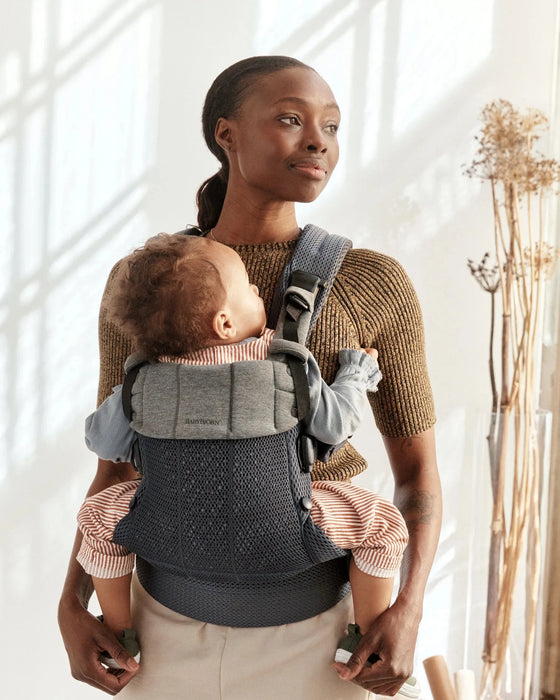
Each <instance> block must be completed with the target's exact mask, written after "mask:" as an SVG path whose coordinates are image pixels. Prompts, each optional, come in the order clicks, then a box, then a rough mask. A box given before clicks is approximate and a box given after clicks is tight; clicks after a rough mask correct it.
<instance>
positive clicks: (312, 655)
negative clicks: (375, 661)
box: [118, 576, 374, 700]
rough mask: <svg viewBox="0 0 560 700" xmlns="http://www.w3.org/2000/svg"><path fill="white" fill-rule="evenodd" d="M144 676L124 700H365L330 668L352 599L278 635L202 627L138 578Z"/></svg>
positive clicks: (135, 589)
mask: <svg viewBox="0 0 560 700" xmlns="http://www.w3.org/2000/svg"><path fill="white" fill-rule="evenodd" d="M132 596H133V605H132V610H133V613H132V614H133V624H134V626H135V628H136V630H137V631H138V635H139V638H140V643H141V646H142V656H141V659H140V664H141V671H140V672H139V673H138V675H137V676H136V677H135V678H134V679H133V680H132V681H131V682H130V683H129V684H128V686H127V687H126V688H125V689H124V690H122V691H121V692H120V693H119V695H118V697H119V700H121V698H122V700H125V698H126V699H127V700H128V699H130V698H133V699H134V700H156V699H157V700H167V699H169V700H171V698H173V700H179V699H181V700H183V699H184V700H366V699H367V698H373V697H374V696H373V695H371V694H370V693H368V692H367V691H365V690H362V689H361V688H359V687H358V686H357V685H355V684H354V683H348V682H344V681H341V680H340V679H339V677H338V675H337V673H336V672H335V671H334V670H333V669H332V667H331V663H332V660H333V656H334V651H335V649H336V643H337V641H338V640H339V639H340V637H341V636H342V635H343V634H344V630H345V629H346V625H347V623H348V622H349V621H350V620H351V617H352V602H351V596H347V597H346V598H345V599H344V600H343V601H341V602H340V603H339V604H338V605H336V606H335V607H334V608H331V610H327V611H326V612H324V613H321V614H320V615H317V616H316V617H312V618H311V619H309V620H303V621H302V622H296V623H292V624H289V625H281V626H278V627H256V628H234V627H220V626H218V625H211V624H208V623H204V622H198V621H197V620H192V619H191V618H188V617H184V616H182V615H179V614H178V613H175V612H173V611H172V610H169V608H166V607H164V606H163V605H161V604H160V603H158V602H157V601H155V600H154V599H153V598H152V597H151V596H150V595H148V594H147V593H146V591H145V590H144V589H143V588H142V586H141V585H140V583H139V582H138V580H137V578H136V576H134V577H133V584H132Z"/></svg>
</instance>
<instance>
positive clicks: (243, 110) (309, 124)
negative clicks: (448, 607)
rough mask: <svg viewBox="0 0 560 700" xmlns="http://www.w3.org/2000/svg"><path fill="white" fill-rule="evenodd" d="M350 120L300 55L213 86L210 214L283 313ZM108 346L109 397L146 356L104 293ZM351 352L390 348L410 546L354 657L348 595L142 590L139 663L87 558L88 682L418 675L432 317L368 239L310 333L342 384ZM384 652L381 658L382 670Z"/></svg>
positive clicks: (82, 618) (70, 643)
mask: <svg viewBox="0 0 560 700" xmlns="http://www.w3.org/2000/svg"><path fill="white" fill-rule="evenodd" d="M339 121H340V113H339V109H338V106H337V104H336V101H335V99H334V97H333V95H332V92H331V90H330V88H329V87H328V85H327V84H326V83H325V81H324V80H323V79H322V78H321V77H320V76H319V75H318V74H317V73H316V72H315V71H314V70H313V69H311V68H309V67H308V66H306V65H304V64H302V63H300V62H299V61H296V60H294V59H291V58H286V57H271V56H265V57H255V58H250V59H246V60H244V61H240V62H239V63H236V64H234V65H233V66H231V67H230V68H228V69H227V70H226V71H224V72H223V73H222V74H221V75H220V76H218V78H217V79H216V80H215V81H214V83H213V85H212V87H211V88H210V91H209V93H208V95H207V98H206V102H205V106H204V110H203V129H204V136H205V139H206V142H207V144H208V146H209V148H210V150H211V151H212V153H214V155H215V156H216V157H217V158H218V160H219V161H220V164H221V168H220V171H219V172H218V173H217V174H216V175H214V176H213V177H212V178H210V179H209V180H207V181H206V182H205V183H203V185H202V186H201V188H200V190H199V192H198V197H197V203H198V206H199V216H198V224H199V227H200V229H201V230H202V231H203V232H204V233H205V234H206V235H208V236H210V237H212V238H213V239H215V240H216V241H219V242H221V243H225V244H228V245H231V246H233V247H234V249H235V250H236V251H237V252H238V253H239V255H240V256H241V257H242V259H243V262H244V263H245V265H246V267H247V269H248V273H249V276H250V278H251V281H252V283H254V284H256V285H257V286H258V287H259V290H260V292H261V295H262V296H263V299H264V301H265V305H266V307H267V309H268V308H270V305H271V303H272V294H273V290H274V287H275V283H276V280H277V279H278V277H279V275H280V273H281V271H282V269H283V267H284V265H285V264H286V263H287V262H288V260H289V259H290V256H291V254H292V251H293V249H294V246H295V243H296V240H297V238H298V236H299V232H300V229H299V227H298V224H297V222H296V217H295V206H294V203H295V202H311V201H313V200H314V199H316V197H317V196H318V195H319V194H320V193H321V192H322V190H323V189H324V187H325V185H326V183H327V182H328V180H329V178H330V175H331V174H332V171H333V170H334V168H335V166H336V163H337V160H338V142H337V130H338V125H339ZM112 279H113V275H111V276H110V278H109V281H108V283H107V288H106V290H105V300H106V299H107V297H108V296H109V295H110V294H111V286H112ZM100 341H101V377H100V388H99V397H98V398H99V399H100V400H103V399H104V398H105V397H106V396H107V395H108V394H109V393H110V391H111V388H112V387H113V386H114V385H116V384H119V383H121V381H122V367H123V364H124V359H125V357H126V356H127V354H128V353H129V351H130V344H129V342H128V340H127V339H126V338H125V337H123V335H122V334H121V333H120V332H119V330H118V329H117V328H114V327H112V326H110V324H109V323H108V322H107V320H106V319H105V316H104V303H102V309H101V318H100ZM341 347H355V348H359V347H376V348H377V349H378V351H379V357H380V366H381V370H382V372H383V376H384V381H383V382H382V383H381V384H380V388H379V391H378V392H377V394H375V395H372V397H371V402H372V408H373V411H374V415H375V418H376V421H377V424H378V427H379V429H380V431H381V432H382V434H383V436H384V442H385V446H386V449H387V453H388V455H389V460H390V462H391V466H392V469H393V473H394V478H395V503H396V504H397V506H398V507H399V509H400V510H401V512H402V513H403V516H404V518H405V521H406V523H407V527H408V529H409V535H410V544H409V547H408V549H407V552H406V553H405V560H404V566H403V569H402V574H401V585H400V591H399V594H398V596H397V598H396V600H395V602H394V604H393V605H392V606H391V607H390V608H389V609H388V610H387V611H386V612H385V613H384V614H383V615H382V616H381V618H380V619H379V622H378V624H377V625H376V627H375V629H373V630H370V632H369V633H368V634H366V635H365V636H364V638H363V640H362V642H361V644H360V645H359V647H358V649H357V650H356V652H355V654H354V655H353V657H352V658H351V659H350V661H349V662H348V664H347V665H346V666H344V665H342V664H340V665H337V666H336V670H337V672H338V674H339V676H340V678H339V677H337V675H336V673H334V671H333V669H332V668H330V661H329V660H330V659H331V658H332V656H331V655H332V650H333V649H334V648H335V646H336V643H337V641H338V637H339V636H340V633H341V631H342V630H343V629H344V628H345V626H346V622H347V621H348V617H349V615H350V602H349V601H347V600H344V601H342V602H341V603H339V604H338V605H337V606H335V608H333V609H331V610H328V611H327V612H326V613H322V614H321V615H318V616H317V617H315V618H311V619H310V620H304V621H303V622H299V623H294V624H291V625H284V626H281V627H278V628H270V627H269V628H257V630H255V629H243V628H242V629H239V628H237V629H236V628H220V627H217V626H214V625H207V624H203V623H199V622H196V621H194V620H190V619H188V618H181V617H180V616H178V615H175V613H172V614H171V615H169V613H170V612H171V611H168V610H167V609H166V608H163V606H159V604H157V603H156V602H155V601H153V599H150V598H149V596H147V594H146V593H145V591H143V590H142V589H141V587H140V586H138V585H136V587H135V595H136V597H135V609H134V616H135V626H136V628H137V629H138V631H139V633H140V634H141V635H142V633H143V648H144V652H143V661H142V673H140V674H138V667H137V666H136V664H135V662H134V661H133V660H132V659H130V657H128V655H127V654H126V652H125V651H124V649H122V648H121V647H120V645H119V644H118V642H117V641H116V639H115V637H114V636H112V635H111V634H110V633H109V631H108V630H107V629H106V628H105V627H104V626H103V625H102V624H101V623H100V622H99V621H97V620H96V619H95V618H94V617H93V616H91V615H89V613H88V612H87V610H86V605H87V600H88V598H89V595H90V594H91V583H90V581H89V578H88V577H87V576H86V575H85V574H84V572H83V571H82V570H81V569H80V567H79V566H78V565H77V564H76V563H75V561H74V557H72V560H71V564H70V568H69V573H68V577H67V581H66V585H65V588H64V591H63V595H62V598H61V602H60V606H59V622H60V627H61V631H62V634H63V637H64V639H65V644H66V648H67V650H68V654H69V657H70V663H71V667H72V671H73V675H74V677H75V678H78V679H80V680H84V681H86V682H88V683H89V684H91V685H93V686H95V687H97V688H100V689H103V690H106V691H107V692H110V693H116V692H119V691H120V690H121V689H122V688H123V687H125V686H127V685H128V684H129V682H131V681H132V679H133V678H134V677H135V676H136V678H134V681H132V682H131V683H130V686H129V687H128V688H127V690H125V691H123V697H134V698H144V697H146V698H148V697H164V696H165V693H168V697H180V696H181V695H182V694H184V696H185V697H197V698H217V697H223V698H227V700H233V699H234V698H244V699H245V700H247V699H249V700H250V699H251V698H265V699H269V698H270V699H273V698H276V697H278V698H280V697H282V698H284V697H286V695H289V694H291V695H293V696H294V697H306V698H321V699H328V698H346V697H347V698H356V699H358V698H365V697H367V692H366V691H373V692H376V693H379V694H393V693H395V692H396V691H397V690H398V689H399V688H400V686H401V685H402V683H403V682H404V681H405V680H406V679H407V678H408V677H409V676H410V675H411V674H412V671H413V668H412V662H413V654H414V647H415V644H416V637H417V633H418V625H419V622H420V619H421V614H422V600H423V595H424V590H425V585H426V581H427V577H428V573H429V569H430V567H431V563H432V561H433V556H434V553H435V549H436V545H437V540H438V535H439V528H440V518H441V507H440V501H441V494H440V483H439V476H438V472H437V466H436V459H435V447H434V435H433V424H434V422H435V418H434V414H433V405H432V398H431V391H430V387H429V381H428V378H427V372H426V367H425V359H424V348H423V328H422V321H421V315H420V311H419V308H418V302H417V299H416V296H415V294H414V291H413V289H412V287H411V285H410V282H409V280H408V278H407V277H406V275H405V273H404V272H403V270H402V268H401V267H400V266H399V265H398V263H396V262H395V261H394V260H391V259H390V258H387V257H386V256H382V255H379V254H377V253H374V252H373V251H368V250H351V251H350V252H349V253H348V254H347V255H346V258H345V260H344V263H343V265H342V267H341V269H340V271H339V274H338V276H337V280H336V282H335V285H334V287H333V290H332V291H331V293H330V295H329V298H328V299H327V303H326V304H325V307H324V309H323V311H322V314H321V317H320V318H319V321H318V323H317V325H316V327H315V330H314V332H313V334H312V336H311V340H310V343H309V348H310V350H311V352H312V353H313V354H314V355H315V357H316V358H317V361H318V363H319V366H320V368H321V371H322V374H323V377H324V379H325V380H326V381H327V382H331V381H332V379H333V378H334V375H335V372H336V357H337V351H338V349H339V348H341ZM365 466H366V465H365V461H364V459H363V458H362V457H361V456H360V455H359V454H358V453H357V452H356V451H355V450H354V449H353V448H352V447H351V446H347V447H346V448H344V449H343V450H340V451H339V453H338V454H337V455H336V456H335V458H334V459H333V460H331V462H329V463H328V465H322V464H320V463H319V464H318V465H317V467H316V468H315V469H314V472H313V476H314V478H316V479H325V480H329V479H330V480H332V479H347V478H350V477H352V476H354V475H356V474H358V473H359V472H361V471H363V469H365ZM133 476H134V472H133V470H132V468H131V467H130V466H129V465H122V464H121V465H115V464H113V463H112V462H104V461H102V460H100V463H99V467H98V471H97V475H96V477H95V478H94V480H93V483H92V485H91V487H90V489H89V492H88V494H93V493H97V492H98V491H100V490H101V489H102V488H105V487H106V486H108V485H110V484H112V483H115V482H117V481H120V480H126V479H130V478H132V477H133ZM78 544H79V543H78ZM171 638H173V639H174V640H175V641H174V642H173V644H177V645H178V646H174V645H172V644H171V643H170V639H171ZM189 645H190V646H189ZM105 649H106V650H107V651H108V652H109V654H110V655H111V656H112V657H113V658H114V659H116V660H117V661H118V662H120V663H121V665H122V666H123V668H125V671H124V673H123V674H122V675H121V676H119V677H116V676H114V675H111V674H110V673H108V672H107V671H106V670H104V669H103V668H102V666H101V665H100V663H99V661H98V656H99V653H100V652H101V651H102V650H105ZM150 650H152V651H150ZM226 652H227V653H226ZM371 654H377V656H378V657H379V660H378V661H377V662H376V663H374V664H373V665H372V666H368V665H366V661H367V659H368V657H369V656H370V655H371ZM212 664H215V665H212ZM137 674H138V675H137ZM340 679H344V680H340ZM344 681H346V682H344ZM349 681H351V682H349ZM166 684H167V685H166ZM179 689H180V690H179ZM179 692H181V695H179Z"/></svg>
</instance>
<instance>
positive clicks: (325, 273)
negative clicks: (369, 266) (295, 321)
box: [268, 224, 352, 342]
mask: <svg viewBox="0 0 560 700" xmlns="http://www.w3.org/2000/svg"><path fill="white" fill-rule="evenodd" d="M351 247H352V241H351V240H350V239H349V238H345V237H344V236H338V235H336V234H333V233H327V232H326V231H324V230H323V229H321V228H319V227H318V226H314V225H313V224H308V225H307V226H305V228H304V229H303V231H302V232H301V235H300V237H299V239H298V241H297V244H296V247H295V249H294V252H293V255H292V257H291V259H290V261H289V262H288V264H287V265H286V267H285V268H284V270H283V272H282V274H281V275H280V279H279V280H278V284H277V285H276V289H275V291H274V297H273V301H272V306H271V309H270V312H269V315H268V327H269V328H275V327H276V326H277V324H278V319H279V317H280V310H281V308H282V303H283V300H284V294H285V293H286V290H287V289H288V287H289V286H290V284H291V278H292V273H293V272H294V270H302V271H304V272H307V273H309V274H311V275H315V276H316V277H318V278H319V279H320V283H319V289H318V291H317V297H316V299H315V305H314V308H313V313H312V315H311V318H310V321H309V327H308V329H307V333H306V338H305V342H307V341H308V340H309V336H310V335H311V331H312V329H313V326H314V325H315V322H316V320H317V318H318V317H319V314H320V313H321V309H322V308H323V305H324V303H325V301H326V299H327V297H328V295H329V292H330V291H331V289H332V286H333V284H334V280H335V277H336V274H337V272H338V270H339V269H340V266H341V264H342V261H343V260H344V256H345V255H346V253H347V252H348V251H349V250H350V248H351Z"/></svg>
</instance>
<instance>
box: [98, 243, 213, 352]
mask: <svg viewBox="0 0 560 700" xmlns="http://www.w3.org/2000/svg"><path fill="white" fill-rule="evenodd" d="M224 300H225V289H224V287H223V284H222V281H221V279H220V273H219V271H218V269H217V268H216V266H215V265H214V264H213V262H212V261H211V259H210V258H209V257H208V256H207V255H206V251H205V243H204V241H203V239H200V238H199V237H198V236H189V235H185V234H183V233H173V234H169V233H159V234H158V235H157V236H153V237H152V238H149V239H148V240H147V241H146V243H145V244H144V245H143V246H142V247H140V248H138V249H136V250H135V251H134V252H133V253H131V254H130V255H129V256H127V257H126V258H124V259H123V260H122V261H121V265H120V267H119V270H118V273H117V279H116V283H115V289H114V292H113V294H112V296H111V298H110V300H109V302H108V305H107V314H108V317H109V318H110V319H111V320H112V321H113V322H114V323H116V324H117V325H118V326H119V327H120V328H122V330H123V331H124V332H125V333H127V335H129V336H130V337H131V338H132V341H133V345H134V349H135V350H137V351H139V352H140V353H142V355H143V356H145V357H146V358H147V359H153V360H156V359H157V358H158V357H159V356H160V355H185V354H187V353H190V352H194V351H195V350H199V349H201V348H203V347H207V346H209V345H212V344H213V341H214V339H215V336H214V334H213V330H212V319H213V316H214V314H215V313H216V311H218V309H219V308H220V306H221V304H223V302H224Z"/></svg>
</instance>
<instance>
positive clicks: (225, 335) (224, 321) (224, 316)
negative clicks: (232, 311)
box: [212, 309, 235, 340]
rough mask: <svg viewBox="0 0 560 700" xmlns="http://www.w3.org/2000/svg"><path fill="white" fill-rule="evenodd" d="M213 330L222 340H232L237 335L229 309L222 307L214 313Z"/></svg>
mask: <svg viewBox="0 0 560 700" xmlns="http://www.w3.org/2000/svg"><path fill="white" fill-rule="evenodd" d="M212 330H213V331H214V333H215V334H216V336H217V337H218V338H220V340H230V338H233V337H234V336H235V328H234V327H233V324H232V322H231V318H230V315H229V314H228V312H227V311H225V310H224V309H222V310H221V311H218V312H217V313H216V314H215V315H214V318H213V320H212Z"/></svg>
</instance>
